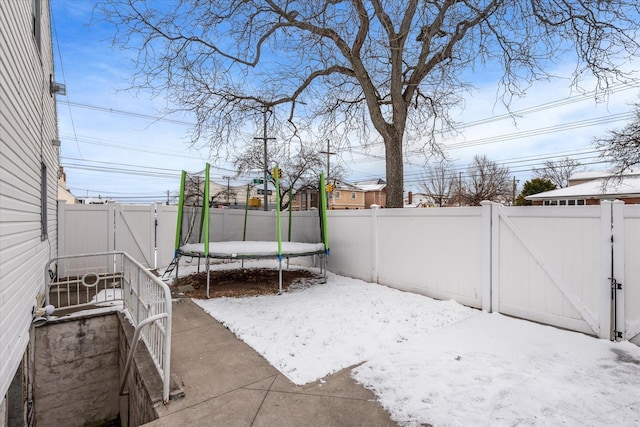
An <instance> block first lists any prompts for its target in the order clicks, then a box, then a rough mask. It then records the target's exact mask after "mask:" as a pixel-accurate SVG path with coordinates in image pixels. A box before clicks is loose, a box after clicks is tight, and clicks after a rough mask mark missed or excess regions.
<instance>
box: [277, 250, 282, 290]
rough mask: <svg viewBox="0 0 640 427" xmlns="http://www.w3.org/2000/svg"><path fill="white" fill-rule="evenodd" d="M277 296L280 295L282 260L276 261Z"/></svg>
mask: <svg viewBox="0 0 640 427" xmlns="http://www.w3.org/2000/svg"><path fill="white" fill-rule="evenodd" d="M278 264H279V265H278V295H282V259H280V260H279V261H278Z"/></svg>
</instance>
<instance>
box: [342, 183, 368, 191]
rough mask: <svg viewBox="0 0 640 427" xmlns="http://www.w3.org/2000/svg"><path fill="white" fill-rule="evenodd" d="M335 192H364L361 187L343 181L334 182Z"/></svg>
mask: <svg viewBox="0 0 640 427" xmlns="http://www.w3.org/2000/svg"><path fill="white" fill-rule="evenodd" d="M335 187H336V190H338V191H340V190H343V191H365V190H363V189H362V188H361V187H359V186H357V185H353V184H349V183H348V182H343V181H335Z"/></svg>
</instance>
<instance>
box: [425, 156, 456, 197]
mask: <svg viewBox="0 0 640 427" xmlns="http://www.w3.org/2000/svg"><path fill="white" fill-rule="evenodd" d="M456 179H457V178H456V173H455V171H454V170H453V165H451V164H450V163H446V162H440V163H438V164H435V165H431V166H428V167H427V169H426V171H425V176H424V177H423V178H422V180H421V182H419V183H418V186H419V187H420V189H421V190H422V191H424V193H425V194H427V195H428V196H430V197H431V198H432V199H433V201H434V203H435V204H436V206H446V205H447V204H448V202H449V199H450V198H451V195H452V193H453V192H455V191H456V189H457V181H456Z"/></svg>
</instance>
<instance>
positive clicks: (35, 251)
mask: <svg viewBox="0 0 640 427" xmlns="http://www.w3.org/2000/svg"><path fill="white" fill-rule="evenodd" d="M37 6H39V10H40V14H39V15H38V16H37V17H35V19H36V21H35V22H37V24H39V28H40V33H39V34H40V38H39V40H40V41H39V43H38V39H37V37H36V36H35V35H34V25H33V22H34V15H35V11H36V10H37V9H38V7H37ZM0 33H1V34H2V36H1V37H0V145H1V147H2V149H1V150H0V333H1V338H0V342H1V343H2V345H1V346H0V399H1V398H2V396H5V394H6V393H7V390H8V388H9V384H10V382H11V379H12V378H13V376H14V373H15V372H16V370H17V369H18V366H19V364H20V362H21V361H22V359H23V354H24V353H25V350H26V348H27V345H28V342H29V332H30V325H31V319H32V316H31V312H32V307H33V306H34V304H35V298H36V296H37V295H38V294H39V293H41V292H43V290H44V272H43V269H44V265H45V263H46V261H47V260H48V259H49V258H50V257H53V256H55V255H56V253H57V249H56V248H57V241H56V222H57V221H56V198H57V184H58V179H57V174H58V163H59V160H58V159H59V157H58V155H59V154H58V148H57V147H54V146H52V144H51V141H52V140H53V139H57V122H56V106H55V96H54V95H51V93H50V79H51V76H52V75H53V54H52V45H51V26H50V15H49V1H48V0H36V1H33V0H22V1H0ZM38 45H39V47H38ZM41 162H42V163H43V164H44V165H45V166H46V174H45V175H46V201H45V212H46V226H45V230H44V231H45V232H44V233H43V232H42V230H41V218H42V216H41Z"/></svg>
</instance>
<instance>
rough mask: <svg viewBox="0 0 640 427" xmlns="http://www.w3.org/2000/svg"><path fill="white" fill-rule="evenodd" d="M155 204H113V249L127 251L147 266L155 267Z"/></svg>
mask: <svg viewBox="0 0 640 427" xmlns="http://www.w3.org/2000/svg"><path fill="white" fill-rule="evenodd" d="M155 215H156V210H155V204H150V205H121V204H115V236H114V239H115V244H114V247H115V250H116V251H124V252H127V253H128V254H129V255H131V257H133V258H134V259H135V260H137V261H139V262H140V263H141V264H142V265H144V266H145V267H148V268H156V267H157V266H156V260H155V258H156V257H155V237H156V236H155V234H156V216H155Z"/></svg>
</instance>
